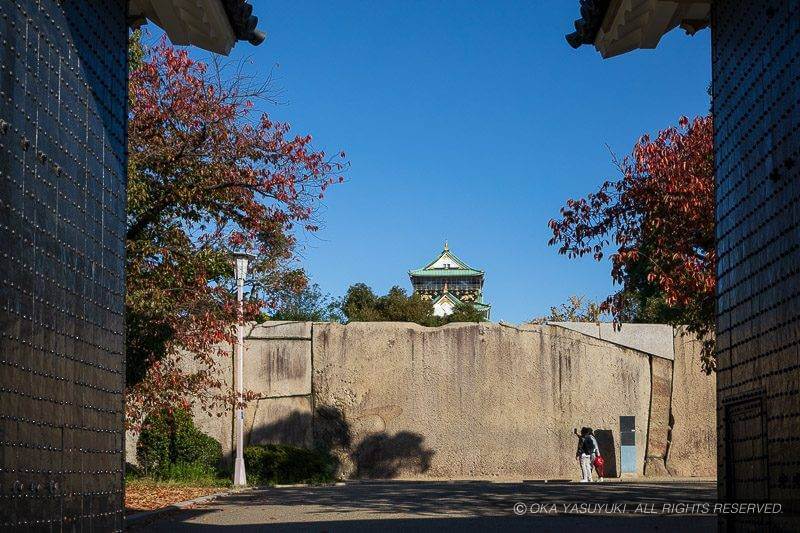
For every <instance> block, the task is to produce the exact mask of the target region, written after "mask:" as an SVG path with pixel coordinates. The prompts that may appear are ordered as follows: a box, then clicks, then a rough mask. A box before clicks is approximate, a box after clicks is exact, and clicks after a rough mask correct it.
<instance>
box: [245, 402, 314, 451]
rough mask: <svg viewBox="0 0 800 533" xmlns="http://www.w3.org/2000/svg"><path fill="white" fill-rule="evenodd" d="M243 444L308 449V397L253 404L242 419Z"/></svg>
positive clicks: (310, 439) (310, 433)
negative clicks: (244, 428) (280, 445)
mask: <svg viewBox="0 0 800 533" xmlns="http://www.w3.org/2000/svg"><path fill="white" fill-rule="evenodd" d="M245 420H246V422H247V423H246V428H247V432H248V435H247V440H246V444H245V445H247V444H291V445H293V446H304V447H310V446H311V445H312V437H313V427H312V410H311V397H309V396H294V397H289V398H269V399H262V400H258V401H256V402H253V403H251V404H250V406H248V409H247V414H246V417H245Z"/></svg>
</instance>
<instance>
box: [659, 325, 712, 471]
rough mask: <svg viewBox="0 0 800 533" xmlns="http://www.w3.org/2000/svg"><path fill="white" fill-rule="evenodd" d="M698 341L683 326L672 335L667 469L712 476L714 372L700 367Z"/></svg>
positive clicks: (699, 346)
mask: <svg viewBox="0 0 800 533" xmlns="http://www.w3.org/2000/svg"><path fill="white" fill-rule="evenodd" d="M700 349H701V343H700V341H698V340H696V339H695V338H694V337H693V336H692V335H690V334H688V333H686V332H685V330H684V329H683V328H679V329H677V330H676V335H675V363H674V364H675V368H674V371H673V389H672V420H673V425H672V439H671V441H670V446H669V453H668V455H667V469H668V470H669V472H670V474H672V475H674V476H681V477H688V476H701V477H706V476H716V474H717V466H716V465H717V432H716V427H717V426H716V424H717V415H716V412H715V408H716V401H717V400H716V380H715V377H716V376H715V375H711V376H708V375H706V374H705V373H704V372H703V371H702V368H701V366H700Z"/></svg>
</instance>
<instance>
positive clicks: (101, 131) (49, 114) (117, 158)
mask: <svg viewBox="0 0 800 533" xmlns="http://www.w3.org/2000/svg"><path fill="white" fill-rule="evenodd" d="M126 4H127V2H125V1H124V0H93V1H88V0H70V1H69V2H63V1H59V0H15V1H13V2H11V1H3V2H0V66H2V69H0V272H2V280H0V529H2V530H7V529H20V530H25V529H35V530H53V531H56V530H76V531H77V530H83V531H90V530H92V531H110V530H121V529H122V526H123V466H124V463H123V453H122V452H123V449H122V448H123V438H124V433H123V427H124V426H123V395H122V393H123V387H124V376H125V358H124V332H123V307H124V253H125V243H124V235H125V179H126V165H125V146H126V133H125V128H126V121H127V114H126V110H127V71H128V69H127V54H126V50H127V32H128V30H127V22H126V12H127V7H126Z"/></svg>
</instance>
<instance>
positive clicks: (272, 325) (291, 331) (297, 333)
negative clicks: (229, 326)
mask: <svg viewBox="0 0 800 533" xmlns="http://www.w3.org/2000/svg"><path fill="white" fill-rule="evenodd" d="M311 324H312V323H311V322H283V321H277V320H276V321H271V322H262V323H261V324H248V325H247V326H246V327H245V330H244V334H245V337H248V338H258V339H269V338H272V339H274V338H276V337H278V338H280V337H284V338H286V337H288V338H302V339H311Z"/></svg>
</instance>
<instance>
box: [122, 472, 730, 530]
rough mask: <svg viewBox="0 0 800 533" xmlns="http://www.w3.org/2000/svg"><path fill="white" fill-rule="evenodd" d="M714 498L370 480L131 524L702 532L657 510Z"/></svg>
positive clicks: (696, 520) (684, 485) (647, 490)
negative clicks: (589, 509)
mask: <svg viewBox="0 0 800 533" xmlns="http://www.w3.org/2000/svg"><path fill="white" fill-rule="evenodd" d="M715 498H716V486H715V484H714V483H711V482H675V481H672V482H662V483H642V482H635V483H634V482H628V483H626V482H616V483H593V484H580V483H566V482H557V483H542V482H521V483H494V482H488V481H449V482H409V481H380V482H378V481H374V482H373V481H370V482H354V483H347V484H346V485H339V486H326V487H288V488H272V489H254V490H249V491H245V492H241V493H238V494H231V495H228V496H225V497H223V498H220V499H218V500H216V501H214V502H212V503H209V504H204V505H201V506H199V507H197V508H194V509H188V510H184V511H178V512H175V513H172V514H169V515H167V516H163V517H162V518H161V519H160V520H158V521H155V522H150V523H139V524H136V525H135V526H134V527H133V529H138V530H144V529H146V530H148V531H217V530H225V529H229V530H234V529H235V530H236V531H289V532H298V531H307V532H329V533H333V532H339V531H348V532H350V531H374V530H378V529H379V530H381V531H457V532H459V533H463V532H464V531H487V530H489V531H491V530H502V531H529V530H531V529H533V528H536V529H537V531H559V532H564V531H571V530H575V529H583V528H585V527H591V528H592V531H593V533H594V532H603V531H619V530H623V529H629V530H630V531H642V530H661V531H665V532H666V531H669V532H672V531H703V532H708V531H715V530H716V527H717V522H716V518H715V517H714V516H708V515H702V514H700V513H698V514H695V515H692V514H677V515H676V514H663V513H661V511H662V510H663V505H664V504H665V503H666V504H677V503H687V504H694V503H701V502H713V501H714V500H715ZM580 503H584V504H588V505H594V506H600V508H601V509H603V510H605V511H607V512H605V513H602V512H601V513H599V514H598V513H591V514H590V513H587V512H586V510H582V509H580V508H572V507H570V506H572V505H573V504H580ZM515 504H522V506H519V505H518V509H520V510H522V513H523V514H522V515H521V516H518V515H517V514H515V511H514V507H515ZM614 504H618V505H617V507H616V508H614V507H613V505H614ZM623 504H624V507H623ZM553 505H555V509H553V507H552V506H553ZM565 505H567V507H565ZM604 505H605V508H603V506H604ZM637 506H639V507H638V509H637ZM523 507H524V509H523ZM531 508H532V509H531ZM531 510H533V511H534V512H533V513H532V512H531ZM623 510H624V512H622V511H623ZM637 511H638V512H637ZM654 512H658V513H659V514H652V513H654Z"/></svg>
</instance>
